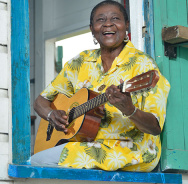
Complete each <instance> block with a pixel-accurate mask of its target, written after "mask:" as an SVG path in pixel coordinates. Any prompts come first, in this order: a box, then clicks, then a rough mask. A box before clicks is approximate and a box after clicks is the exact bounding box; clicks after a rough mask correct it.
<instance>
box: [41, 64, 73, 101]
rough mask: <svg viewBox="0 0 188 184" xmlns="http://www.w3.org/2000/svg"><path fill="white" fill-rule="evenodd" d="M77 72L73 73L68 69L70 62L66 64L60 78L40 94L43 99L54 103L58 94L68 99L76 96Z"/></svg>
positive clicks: (59, 75)
mask: <svg viewBox="0 0 188 184" xmlns="http://www.w3.org/2000/svg"><path fill="white" fill-rule="evenodd" d="M76 75H77V71H71V70H70V69H69V67H68V62H67V63H66V64H65V66H64V68H63V69H62V70H61V72H60V73H59V74H58V76H57V77H56V78H55V79H54V80H53V81H52V82H51V83H50V84H49V85H48V86H47V87H46V89H44V91H42V93H41V94H40V95H41V96H42V97H44V98H45V99H47V100H49V101H53V100H54V98H55V97H56V95H57V94H59V93H62V94H64V95H66V96H68V97H71V96H72V95H73V94H74V85H73V83H74V82H75V81H74V80H75V79H77V77H76Z"/></svg>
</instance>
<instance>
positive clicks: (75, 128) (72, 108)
mask: <svg viewBox="0 0 188 184" xmlns="http://www.w3.org/2000/svg"><path fill="white" fill-rule="evenodd" d="M158 80H159V75H158V72H157V71H156V70H151V71H148V72H146V73H143V74H141V75H138V76H135V77H133V78H132V79H130V80H129V81H127V82H126V84H123V83H122V84H120V85H119V86H118V88H120V90H121V91H122V88H124V90H125V92H130V93H140V92H144V91H148V90H150V89H151V88H153V87H155V85H156V83H157V82H158ZM123 86H124V87H123ZM107 101H108V99H107V96H106V94H105V93H103V94H98V93H96V92H94V91H91V90H88V89H87V88H82V89H80V90H79V91H78V92H77V93H76V94H74V96H72V97H71V98H68V97H67V96H65V95H63V94H58V95H57V96H56V98H55V99H54V101H53V102H52V103H51V108H52V109H58V110H64V111H65V112H67V116H68V122H69V126H68V127H67V128H68V132H67V133H66V134H65V133H64V132H61V131H57V130H56V129H55V128H53V127H51V126H50V123H48V121H46V120H44V119H41V122H40V124H39V128H38V132H37V136H36V140H35V147H34V153H37V152H40V151H43V150H45V149H48V148H52V147H54V146H57V145H60V144H62V143H64V142H68V141H76V142H82V141H83V142H85V141H87V142H90V141H93V140H94V139H95V137H96V135H97V132H98V129H99V127H100V122H101V118H102V117H103V116H104V111H103V104H104V103H106V102H107Z"/></svg>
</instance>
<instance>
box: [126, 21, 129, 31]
mask: <svg viewBox="0 0 188 184" xmlns="http://www.w3.org/2000/svg"><path fill="white" fill-rule="evenodd" d="M126 30H127V31H128V30H129V21H127V22H126Z"/></svg>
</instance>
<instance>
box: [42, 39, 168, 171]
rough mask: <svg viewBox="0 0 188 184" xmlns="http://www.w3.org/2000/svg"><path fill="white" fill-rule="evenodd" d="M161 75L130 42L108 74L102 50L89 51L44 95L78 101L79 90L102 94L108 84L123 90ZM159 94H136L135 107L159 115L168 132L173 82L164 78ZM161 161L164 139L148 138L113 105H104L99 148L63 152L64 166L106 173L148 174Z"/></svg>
mask: <svg viewBox="0 0 188 184" xmlns="http://www.w3.org/2000/svg"><path fill="white" fill-rule="evenodd" d="M153 69H155V70H157V71H158V72H159V70H158V67H157V65H156V63H155V61H154V60H153V59H152V58H151V57H150V56H148V55H146V54H145V53H143V52H141V51H139V50H137V49H135V47H134V46H133V44H132V43H131V42H130V41H129V42H128V43H127V44H126V46H125V47H124V49H123V50H122V51H121V53H120V54H119V56H118V57H116V58H115V60H114V62H113V64H112V66H111V68H110V70H109V71H108V72H107V73H104V72H103V67H102V62H101V55H100V49H98V50H86V51H84V52H81V53H80V54H79V55H78V56H77V57H75V58H73V59H72V60H70V61H68V62H67V63H66V64H65V66H64V68H63V70H62V71H61V72H60V74H59V75H58V76H57V77H56V79H55V80H53V81H52V83H51V84H50V85H49V86H48V87H47V88H46V89H45V90H44V91H43V92H42V93H41V95H42V96H43V97H44V98H46V99H48V100H51V101H53V99H54V98H55V96H56V95H57V94H58V93H63V94H65V95H67V96H68V97H71V96H73V95H74V94H75V93H76V92H77V91H78V90H79V89H80V88H82V87H87V88H88V89H90V90H93V91H96V92H98V93H104V92H105V90H106V88H104V89H103V91H98V88H99V87H100V86H102V85H103V84H104V85H105V86H106V87H108V86H110V85H112V84H114V85H119V81H120V79H123V80H124V81H127V80H129V79H131V78H133V77H134V76H136V75H139V74H141V73H143V72H147V71H148V70H153ZM159 76H160V79H159V81H158V83H157V85H156V87H155V88H153V89H152V90H150V91H149V92H145V93H144V94H137V95H133V94H132V100H133V103H134V105H135V106H136V107H137V108H139V109H141V110H144V111H145V112H150V113H152V114H154V115H155V117H156V118H157V119H158V121H159V125H160V127H161V129H162V128H163V125H164V121H165V116H166V103H167V97H168V93H169V89H170V84H169V82H168V81H167V80H166V79H165V78H164V77H163V76H162V75H161V73H160V72H159ZM160 155H161V142H160V136H159V135H158V136H153V135H150V134H146V133H143V132H141V131H140V130H138V129H137V127H136V126H135V124H134V123H133V122H131V120H130V119H129V118H125V117H123V116H122V113H121V112H120V111H119V110H118V109H117V108H115V107H114V106H112V105H111V104H110V103H106V104H105V116H104V118H102V120H101V124H100V129H99V131H98V134H97V137H96V139H95V141H94V142H69V143H68V144H67V145H66V146H65V147H64V149H63V150H62V153H61V156H60V160H59V165H61V166H63V167H73V168H100V169H103V170H110V171H111V170H117V169H121V170H124V171H145V172H149V171H151V170H153V169H154V168H155V167H156V165H157V164H158V162H159V159H160Z"/></svg>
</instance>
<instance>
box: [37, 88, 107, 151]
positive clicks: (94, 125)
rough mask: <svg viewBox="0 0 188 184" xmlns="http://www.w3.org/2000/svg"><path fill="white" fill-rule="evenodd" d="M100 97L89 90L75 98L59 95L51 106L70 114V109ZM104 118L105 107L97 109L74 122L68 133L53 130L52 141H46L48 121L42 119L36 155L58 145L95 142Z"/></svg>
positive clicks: (79, 93) (82, 91) (82, 90)
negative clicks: (74, 142)
mask: <svg viewBox="0 0 188 184" xmlns="http://www.w3.org/2000/svg"><path fill="white" fill-rule="evenodd" d="M97 95H99V94H98V93H96V92H94V91H90V90H88V89H87V88H82V89H80V90H79V91H78V92H77V93H76V94H75V95H74V96H73V97H71V98H68V97H67V96H65V95H63V94H58V95H57V97H56V98H55V99H54V101H53V102H52V104H51V107H52V109H57V110H64V111H65V112H68V111H69V109H72V108H73V107H76V106H78V105H81V104H83V103H85V102H87V101H88V100H90V99H92V98H94V97H96V96H97ZM103 116H104V111H103V106H100V107H96V108H94V109H92V110H90V111H89V112H87V113H86V114H83V115H81V116H80V117H78V118H76V119H74V120H73V122H72V123H71V126H70V127H69V128H68V133H66V134H65V133H64V132H61V131H57V130H56V129H55V128H54V129H53V132H52V135H51V139H50V140H48V141H46V137H47V133H46V132H47V128H48V121H46V120H44V119H41V122H40V125H39V128H38V132H37V136H36V140H35V147H34V153H37V152H40V151H43V150H46V149H49V148H52V147H54V146H56V145H59V144H62V143H64V142H68V141H76V142H84V141H87V142H88V141H89V142H90V141H93V140H94V139H95V137H96V135H97V132H98V129H99V127H100V122H101V118H102V117H103Z"/></svg>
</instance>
